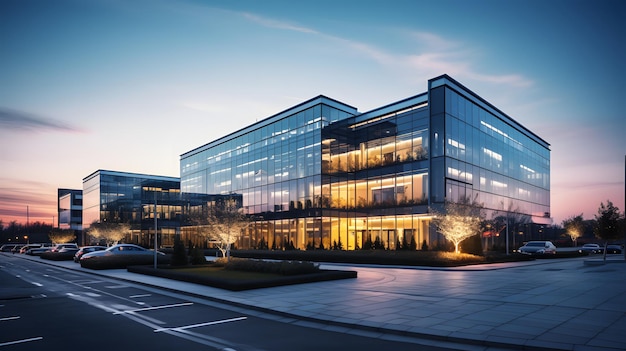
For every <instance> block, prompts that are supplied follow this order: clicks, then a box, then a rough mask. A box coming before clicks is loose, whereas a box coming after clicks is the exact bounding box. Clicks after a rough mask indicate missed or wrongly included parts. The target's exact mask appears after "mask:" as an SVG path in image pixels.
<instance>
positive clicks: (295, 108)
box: [180, 94, 358, 158]
mask: <svg viewBox="0 0 626 351" xmlns="http://www.w3.org/2000/svg"><path fill="white" fill-rule="evenodd" d="M324 100H326V101H327V102H332V103H333V104H338V105H341V106H343V107H346V108H348V109H350V110H352V111H347V112H350V113H352V114H353V115H356V114H358V110H357V108H356V107H353V106H351V105H348V104H346V103H343V102H341V101H339V100H336V99H333V98H330V97H328V96H326V95H322V94H320V95H317V96H315V97H313V98H310V99H308V100H305V101H303V102H301V103H298V104H296V105H294V106H291V107H289V108H286V109H284V110H282V111H280V112H278V113H275V114H273V115H271V116H269V117H266V118H263V119H262V120H260V121H256V122H254V123H252V124H249V125H247V126H245V127H243V128H240V129H237V130H235V131H233V132H231V133H228V134H226V135H224V136H222V137H219V138H217V139H215V140H212V141H210V142H208V143H205V144H202V145H200V146H198V147H195V148H193V149H191V150H189V151H186V152H184V153H182V154H180V157H181V158H182V157H184V156H185V155H188V154H193V153H195V152H196V151H198V150H200V149H202V148H204V147H206V146H207V145H210V144H213V143H216V142H218V141H220V140H223V141H226V140H228V139H230V138H231V137H233V136H235V135H236V134H238V133H241V132H242V131H244V130H246V129H248V128H251V127H253V126H260V125H262V124H263V123H266V122H267V121H269V120H271V119H273V118H278V117H281V116H282V115H286V114H292V113H291V112H292V111H293V113H295V112H296V111H298V110H299V109H302V108H303V107H305V106H307V105H311V104H312V103H314V102H316V101H318V103H324Z"/></svg>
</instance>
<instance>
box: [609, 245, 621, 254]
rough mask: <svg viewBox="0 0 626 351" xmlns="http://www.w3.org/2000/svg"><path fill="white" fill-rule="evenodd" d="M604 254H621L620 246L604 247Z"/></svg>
mask: <svg viewBox="0 0 626 351" xmlns="http://www.w3.org/2000/svg"><path fill="white" fill-rule="evenodd" d="M606 253H607V254H621V253H622V246H621V245H614V244H611V245H607V246H606Z"/></svg>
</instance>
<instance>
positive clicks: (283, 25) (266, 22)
mask: <svg viewBox="0 0 626 351" xmlns="http://www.w3.org/2000/svg"><path fill="white" fill-rule="evenodd" d="M241 15H242V16H243V17H245V18H247V19H249V20H251V21H253V22H256V23H258V24H260V25H262V26H264V27H268V28H275V29H284V30H289V31H295V32H301V33H309V34H319V33H318V32H317V31H316V30H314V29H311V28H307V27H303V26H299V25H295V24H291V23H288V22H284V21H277V20H274V19H269V18H266V17H262V16H258V15H255V14H252V13H249V12H244V13H242V14H241Z"/></svg>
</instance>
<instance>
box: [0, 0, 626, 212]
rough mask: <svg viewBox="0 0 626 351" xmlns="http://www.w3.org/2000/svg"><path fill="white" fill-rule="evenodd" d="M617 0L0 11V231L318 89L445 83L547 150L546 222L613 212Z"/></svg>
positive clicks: (381, 89) (70, 4) (363, 93)
mask: <svg viewBox="0 0 626 351" xmlns="http://www.w3.org/2000/svg"><path fill="white" fill-rule="evenodd" d="M625 17H626V5H625V3H624V2H622V1H602V0H600V1H591V0H589V1H559V0H552V1H532V0H531V1H515V0H513V1H450V0H448V1H394V0H388V1H377V2H374V1H337V0H334V1H325V0H322V1H315V2H299V3H297V6H295V5H294V2H288V1H192V0H188V1H165V0H162V1H158V0H157V1H147V0H146V1H141V0H140V1H121V0H120V1H116V0H106V1H105V0H102V1H99V0H92V1H78V0H76V1H72V0H58V1H43V0H42V1H31V0H17V1H11V0H3V1H0V51H1V52H2V54H1V55H0V77H2V79H1V80H0V219H2V220H3V221H4V223H8V222H9V221H11V220H17V221H19V222H25V219H26V207H27V206H28V208H29V216H30V220H31V221H35V220H39V221H44V222H47V223H50V222H51V221H52V219H53V216H56V189H57V188H75V189H81V188H82V179H83V178H84V177H86V176H87V175H89V174H91V173H92V172H94V171H95V170H97V169H110V170H117V171H125V172H137V173H146V174H157V175H167V176H179V156H180V154H182V153H184V152H186V151H189V150H191V149H193V148H195V147H198V146H201V145H203V144H205V143H207V142H209V141H211V140H213V139H216V138H218V137H220V136H223V135H225V134H228V133H230V132H232V131H234V130H237V129H239V128H242V127H244V126H246V125H248V124H251V123H253V122H255V121H257V120H260V119H263V118H265V117H267V116H270V115H273V114H275V113H277V112H279V111H282V110H284V109H286V108H288V107H291V106H293V105H295V104H297V103H299V102H302V101H304V100H307V99H309V98H311V97H314V96H317V95H319V94H324V95H327V96H329V97H332V98H334V99H337V100H340V101H343V102H345V103H347V104H350V105H352V106H355V107H357V108H358V109H359V111H361V112H365V111H368V110H369V109H372V108H375V107H378V106H381V105H384V104H387V103H390V102H393V101H397V100H400V99H403V98H406V97H409V96H412V95H416V94H419V93H422V92H424V91H426V84H427V80H428V79H429V78H433V77H436V76H438V75H440V74H443V73H447V74H449V75H451V76H452V77H453V78H455V79H456V80H458V81H460V82H461V83H462V84H464V85H465V86H467V87H468V88H470V89H471V90H473V91H474V92H476V93H477V94H479V95H480V96H482V97H484V98H485V99H487V100H488V101H490V102H491V103H493V104H494V105H495V106H497V107H498V108H500V109H501V110H503V111H504V112H506V113H507V114H509V115H510V116H511V117H513V118H514V119H515V120H517V121H518V122H520V123H522V124H523V125H524V126H526V127H527V128H529V129H531V130H533V131H534V132H536V134H538V135H539V136H540V137H542V138H543V139H545V140H546V141H548V142H549V143H550V144H551V145H552V146H551V149H552V154H551V157H552V160H551V161H552V162H551V171H552V182H551V186H552V188H551V190H552V191H551V200H552V202H551V205H552V215H553V217H554V220H555V223H557V224H560V223H561V221H562V220H563V219H565V218H567V217H570V216H573V215H578V214H581V213H583V215H584V217H585V218H586V219H591V218H593V215H594V214H596V213H597V209H598V207H599V205H600V202H602V201H605V202H606V200H611V201H612V202H613V203H614V204H615V205H616V206H618V207H619V208H620V210H622V211H623V210H624V169H625V165H624V163H625V155H626V138H625V137H624V132H625V131H626V118H625V117H626V116H624V112H623V111H624V102H623V97H624V92H626V86H625V83H624V81H625V78H626V73H625V69H624V66H623V62H626V58H625V46H624V44H623V38H624V37H625V35H626V25H625V24H624V21H623V18H625Z"/></svg>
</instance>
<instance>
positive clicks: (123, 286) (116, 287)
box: [105, 285, 128, 289]
mask: <svg viewBox="0 0 626 351" xmlns="http://www.w3.org/2000/svg"><path fill="white" fill-rule="evenodd" d="M105 288H107V289H123V288H128V285H109V286H105Z"/></svg>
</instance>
